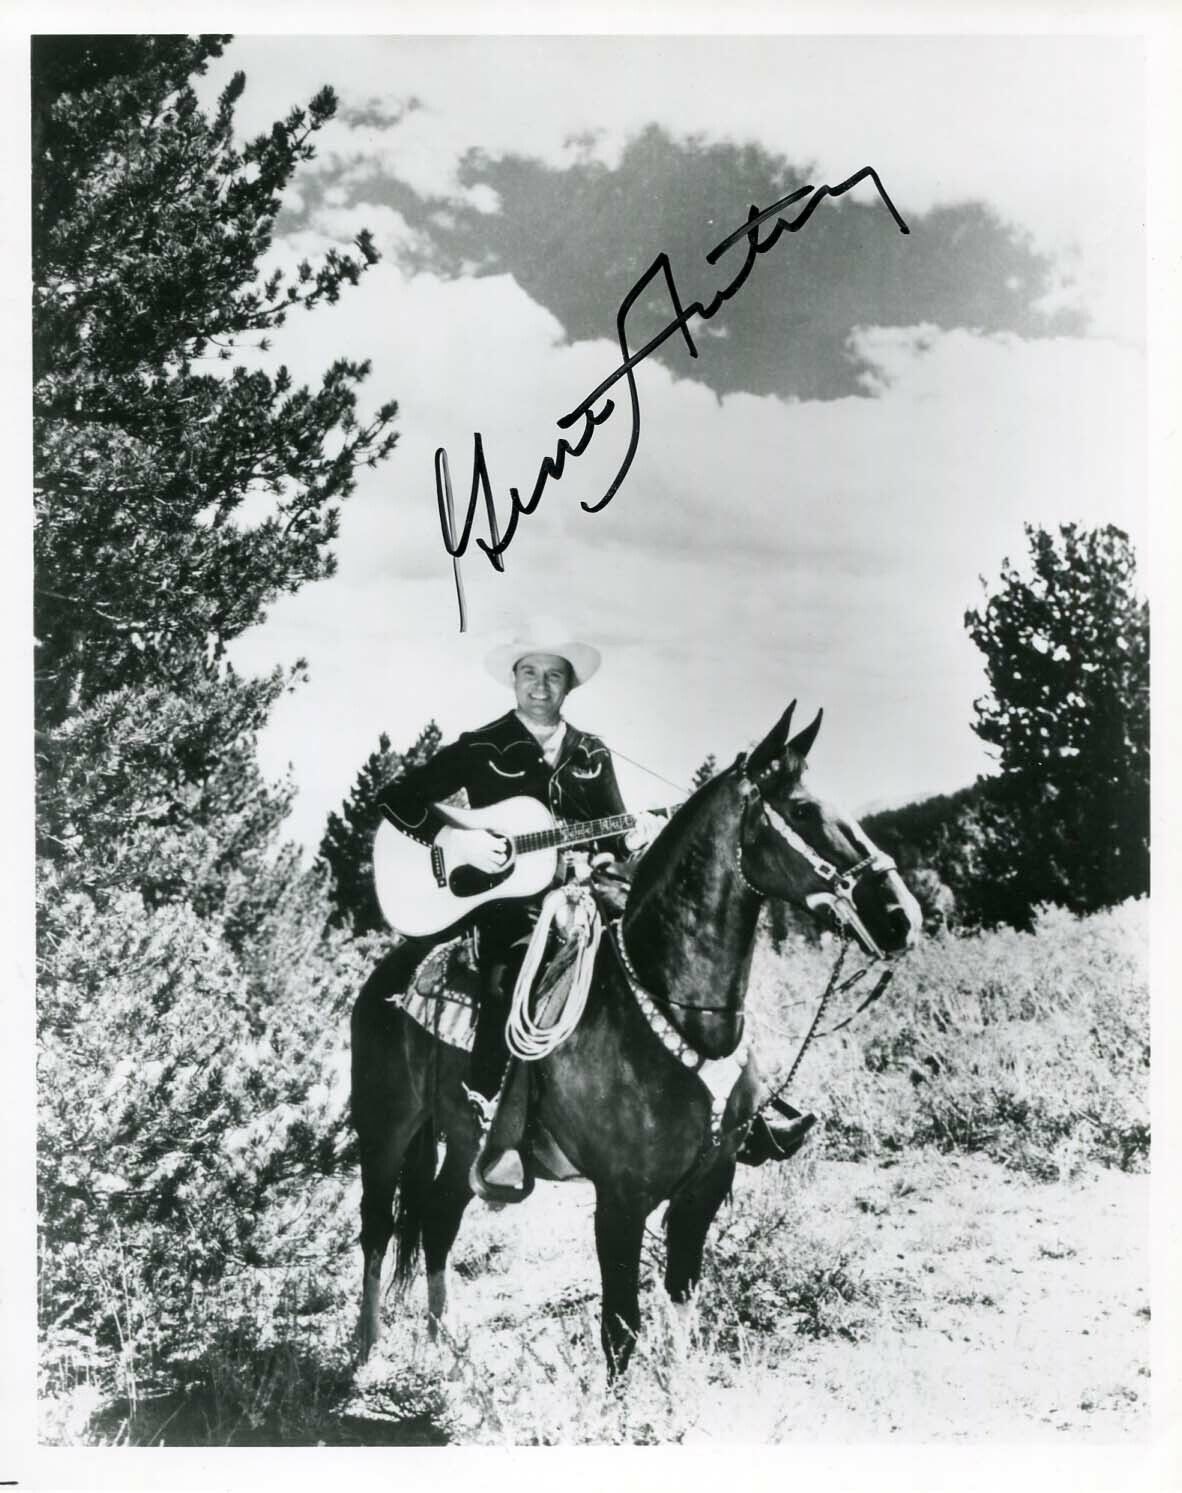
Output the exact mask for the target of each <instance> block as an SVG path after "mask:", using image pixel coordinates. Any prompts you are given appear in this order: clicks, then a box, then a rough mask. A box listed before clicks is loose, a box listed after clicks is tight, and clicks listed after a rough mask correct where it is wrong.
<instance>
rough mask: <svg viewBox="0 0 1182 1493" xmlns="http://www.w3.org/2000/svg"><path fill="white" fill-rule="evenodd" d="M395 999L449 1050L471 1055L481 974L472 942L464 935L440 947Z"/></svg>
mask: <svg viewBox="0 0 1182 1493" xmlns="http://www.w3.org/2000/svg"><path fill="white" fill-rule="evenodd" d="M395 999H396V1000H397V1002H398V1004H399V1005H400V1006H401V1007H402V1009H403V1010H404V1011H405V1012H406V1014H407V1015H408V1016H409V1017H410V1019H411V1020H412V1021H415V1022H417V1023H418V1024H419V1026H421V1027H422V1028H423V1029H424V1031H428V1032H430V1033H431V1035H432V1036H433V1037H436V1038H438V1040H439V1041H440V1042H446V1043H447V1045H448V1046H449V1047H458V1048H460V1049H461V1050H462V1051H464V1052H471V1051H472V1043H473V1042H474V1041H475V1038H476V1012H477V1009H478V1007H479V1002H480V974H479V972H478V970H477V968H476V963H475V960H474V959H473V957H472V948H471V944H470V942H469V940H468V939H467V938H466V937H464V936H462V935H461V936H460V937H459V938H453V939H450V940H449V941H448V942H447V943H442V944H438V945H437V946H436V947H435V948H433V949H432V950H431V952H430V953H429V954H428V955H427V957H426V958H425V959H424V960H423V962H422V963H421V964H420V965H419V967H418V969H416V970H415V972H414V974H413V975H412V976H411V979H410V984H409V985H408V986H407V988H406V992H405V994H404V995H400V996H397V997H395Z"/></svg>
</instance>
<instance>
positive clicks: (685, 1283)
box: [665, 1157, 735, 1305]
mask: <svg viewBox="0 0 1182 1493" xmlns="http://www.w3.org/2000/svg"><path fill="white" fill-rule="evenodd" d="M734 1179H735V1163H734V1158H733V1157H732V1158H731V1159H730V1160H728V1161H724V1162H720V1164H719V1165H718V1166H715V1167H713V1168H711V1170H710V1171H709V1172H707V1173H706V1175H705V1176H704V1177H703V1178H702V1179H701V1180H700V1182H698V1183H697V1184H696V1185H695V1186H694V1187H692V1188H691V1189H689V1190H688V1191H686V1192H685V1193H683V1194H682V1196H681V1197H679V1198H677V1200H676V1201H675V1202H672V1203H670V1205H669V1210H668V1212H667V1213H666V1215H665V1238H666V1252H665V1290H666V1291H667V1292H668V1293H669V1298H670V1300H671V1301H673V1302H674V1303H675V1304H677V1305H680V1304H682V1303H684V1302H687V1301H688V1300H689V1299H690V1297H691V1296H692V1295H693V1292H694V1288H695V1286H696V1285H697V1284H698V1281H699V1280H700V1279H701V1276H702V1250H703V1248H704V1247H705V1244H706V1235H707V1233H708V1232H709V1230H710V1225H711V1224H712V1223H713V1222H714V1217H715V1214H716V1213H717V1212H718V1210H719V1208H720V1207H721V1206H722V1202H723V1199H724V1198H725V1197H726V1195H727V1193H729V1192H730V1190H731V1184H732V1183H733V1182H734Z"/></svg>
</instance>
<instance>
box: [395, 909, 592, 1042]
mask: <svg viewBox="0 0 1182 1493" xmlns="http://www.w3.org/2000/svg"><path fill="white" fill-rule="evenodd" d="M576 952H577V949H576V946H575V944H574V943H573V942H572V943H568V944H562V945H560V946H559V948H558V951H557V953H556V954H555V955H554V956H553V957H552V958H551V959H550V961H549V964H548V966H547V967H546V968H545V969H544V970H543V972H542V975H541V977H540V978H539V980H538V985H537V991H536V995H535V1009H536V1010H537V1013H538V1015H539V1017H540V1019H542V1020H547V1021H553V1020H555V1019H556V1018H557V1017H558V1016H560V1015H561V1013H562V1008H563V1006H564V1005H565V1003H566V997H567V995H569V993H570V987H571V981H572V979H573V976H574V957H575V954H576ZM392 999H393V1000H394V1001H395V1002H396V1003H397V1004H398V1005H400V1006H401V1007H402V1009H403V1010H404V1011H405V1012H406V1014H407V1015H408V1016H409V1017H410V1019H411V1020H412V1021H414V1022H417V1023H418V1025H419V1026H421V1027H422V1028H423V1030H424V1031H427V1032H430V1033H431V1035H432V1036H433V1037H436V1038H438V1039H439V1041H440V1042H446V1043H447V1045H448V1046H449V1047H458V1048H460V1049H461V1050H462V1051H463V1052H471V1051H472V1044H473V1042H474V1041H475V1038H476V1016H477V1012H478V1011H479V1009H480V972H479V970H478V969H477V968H476V962H475V960H474V959H473V957H472V946H471V943H470V941H469V939H468V938H466V937H465V936H464V935H462V934H461V935H460V937H459V938H453V939H450V940H449V941H448V942H447V943H442V944H438V945H437V946H436V947H435V948H433V949H432V950H431V952H430V953H429V954H428V955H427V957H426V958H425V959H424V960H423V962H422V963H421V964H420V965H419V967H418V968H417V969H416V970H415V972H414V974H413V975H412V976H411V978H410V983H409V985H408V986H407V988H406V991H405V993H404V994H402V995H396V996H394V997H392Z"/></svg>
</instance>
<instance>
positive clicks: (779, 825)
mask: <svg viewBox="0 0 1182 1493" xmlns="http://www.w3.org/2000/svg"><path fill="white" fill-rule="evenodd" d="M735 771H736V772H737V774H738V779H739V794H740V796H741V797H742V799H743V813H742V818H741V819H740V821H739V836H738V840H737V841H736V844H735V864H736V866H737V868H738V872H739V876H740V877H741V878H742V881H743V885H744V886H745V887H747V888H748V889H749V890H750V891H752V892H754V893H755V895H756V896H757V897H767V896H768V895H769V893H767V892H765V891H763V890H761V889H760V888H759V887H757V886H755V885H754V884H753V883H752V882H751V881H749V880H748V878H747V874H746V872H745V871H744V870H743V840H744V836H745V832H746V829H747V822H748V816H749V814H750V813H751V812H752V811H753V810H755V809H756V808H758V810H761V811H762V813H763V816H764V819H765V820H766V821H767V823H768V824H769V825H770V826H771V828H772V830H774V831H775V833H776V834H777V835H778V836H779V838H780V839H781V840H782V841H783V842H784V844H785V845H786V846H787V847H788V849H789V850H791V851H793V852H794V853H795V854H796V855H798V856H800V857H801V859H802V860H804V861H805V863H806V864H807V865H808V867H809V869H810V870H811V871H812V872H813V874H814V875H815V876H816V877H817V878H818V879H819V880H820V882H821V883H822V889H821V890H819V891H815V892H810V893H809V894H808V895H807V896H806V897H805V899H804V903H805V906H806V907H807V908H808V909H809V911H810V912H817V911H821V910H824V911H827V912H828V913H829V914H830V915H831V916H832V918H833V920H834V922H835V923H836V925H837V927H838V929H839V930H840V931H842V932H845V931H848V932H850V933H852V934H853V935H854V937H855V938H856V939H857V940H858V942H859V943H860V944H861V945H862V947H863V949H864V950H865V951H866V953H867V954H869V955H870V956H871V958H873V959H885V958H886V957H887V956H886V951H885V950H884V949H882V948H881V947H880V946H879V944H878V941H877V940H876V939H875V938H874V936H873V935H872V934H871V932H870V930H869V928H867V926H866V924H865V923H864V922H863V921H862V917H861V914H860V913H859V912H858V909H857V906H856V904H855V902H854V892H855V891H856V890H857V887H858V883H859V882H860V881H862V880H863V878H864V877H867V876H882V875H885V874H886V873H887V872H889V871H896V870H898V867H897V866H896V864H895V862H894V860H893V859H892V858H891V857H890V856H889V855H887V854H886V853H885V852H884V851H881V850H879V849H878V848H877V847H876V846H874V845H872V844H871V843H870V840H869V839H868V838H867V836H866V834H865V833H864V831H862V830H861V829H859V831H858V832H859V834H861V836H862V839H863V841H864V843H865V846H866V849H867V854H866V855H864V856H863V857H862V859H861V860H860V861H856V862H855V863H854V864H853V865H852V866H846V867H845V868H844V869H840V868H839V867H837V866H835V865H834V864H833V863H832V862H831V861H827V860H826V859H825V857H824V856H823V855H820V854H818V853H817V851H815V850H814V849H813V847H812V846H811V845H810V844H809V843H808V841H807V840H806V839H805V838H804V836H803V835H800V834H798V833H797V832H796V830H794V829H793V828H792V826H791V825H790V824H789V823H788V821H787V820H786V819H785V818H784V816H783V815H782V814H781V813H779V811H778V810H777V809H776V808H775V806H774V805H773V804H771V803H769V802H768V800H767V799H766V798H765V797H764V796H763V790H762V788H761V786H760V783H759V776H760V775H758V774H757V775H755V776H752V775H751V774H750V773H749V772H748V770H747V756H746V753H743V754H741V755H740V756H739V758H738V759H737V760H736V762H735Z"/></svg>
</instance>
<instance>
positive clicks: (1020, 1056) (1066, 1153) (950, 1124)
mask: <svg viewBox="0 0 1182 1493" xmlns="http://www.w3.org/2000/svg"><path fill="white" fill-rule="evenodd" d="M1147 923H1148V903H1147V901H1146V900H1145V899H1140V900H1136V901H1131V902H1127V903H1125V904H1123V905H1122V906H1120V907H1116V908H1111V909H1109V910H1107V911H1104V912H1099V913H1094V914H1091V915H1090V916H1086V917H1082V918H1079V917H1075V916H1073V915H1072V914H1071V913H1068V912H1066V911H1064V910H1063V909H1060V908H1041V909H1039V911H1038V913H1037V915H1036V920H1035V927H1034V930H1033V931H1032V932H1030V933H1021V932H1018V931H1016V930H1014V929H998V930H994V931H991V932H978V933H974V934H972V935H968V936H964V937H956V936H952V935H949V934H944V935H941V936H940V937H938V938H931V939H926V940H925V941H924V942H923V943H922V944H921V946H920V947H919V948H918V949H916V950H915V951H913V952H912V953H911V954H910V955H909V956H908V957H907V959H906V960H904V961H903V962H902V963H901V964H900V966H899V968H898V972H897V973H896V975H895V977H894V980H893V982H892V984H891V986H890V987H889V989H888V992H887V994H886V995H885V996H884V998H883V999H882V1000H881V1001H880V1002H879V1003H878V1004H877V1005H875V1006H872V1007H871V1008H870V1009H869V1010H867V1011H866V1012H864V1013H863V1014H862V1015H861V1016H859V1017H857V1018H855V1020H854V1021H853V1022H851V1024H850V1025H849V1026H848V1027H847V1028H845V1030H844V1031H842V1032H841V1033H839V1034H837V1035H835V1036H833V1037H830V1038H828V1039H826V1038H823V1037H818V1038H817V1040H816V1042H815V1044H814V1045H813V1046H812V1047H811V1048H810V1049H809V1051H808V1053H807V1054H806V1056H805V1059H804V1061H803V1063H802V1065H801V1069H800V1072H799V1075H798V1078H797V1080H796V1081H795V1083H794V1086H793V1091H792V1095H791V1097H792V1099H793V1102H794V1103H796V1104H797V1105H798V1106H800V1107H813V1108H816V1109H817V1110H818V1111H819V1113H820V1114H821V1115H822V1118H823V1120H824V1131H823V1148H824V1152H825V1154H827V1155H830V1156H835V1157H846V1158H858V1157H862V1156H867V1155H878V1154H882V1153H884V1152H890V1151H892V1150H898V1149H900V1148H902V1147H904V1146H915V1145H925V1144H931V1145H935V1146H937V1147H939V1148H941V1149H943V1150H965V1151H981V1152H984V1153H985V1154H987V1155H988V1156H991V1157H993V1158H994V1159H995V1160H998V1161H1000V1162H1002V1163H1004V1164H1005V1165H1007V1166H1011V1167H1015V1168H1018V1169H1019V1170H1022V1171H1026V1172H1029V1173H1031V1174H1032V1175H1034V1176H1038V1177H1048V1178H1050V1177H1057V1176H1061V1175H1067V1174H1070V1173H1071V1172H1072V1171H1074V1170H1075V1169H1076V1168H1077V1167H1078V1166H1079V1165H1081V1164H1082V1163H1084V1162H1086V1161H1096V1162H1099V1163H1101V1164H1103V1165H1107V1166H1118V1167H1123V1168H1126V1169H1136V1168H1138V1167H1141V1166H1143V1165H1144V1164H1145V1162H1146V1160H1147V1157H1148V1151H1149V1108H1148V1073H1149V992H1148V978H1147V960H1146V948H1147ZM831 963H832V950H828V951H826V950H824V949H817V948H812V947H809V946H808V945H805V944H803V943H797V944H794V945H793V946H792V948H791V950H790V951H789V952H788V953H787V954H786V955H785V956H784V957H783V958H782V959H776V958H775V957H774V955H773V954H772V952H771V950H770V948H767V947H761V949H760V952H759V957H758V959H757V962H756V966H755V970H754V977H753V990H752V1015H753V1019H754V1021H755V1023H756V1027H757V1030H761V1032H762V1041H761V1050H762V1051H763V1053H764V1057H765V1066H779V1068H780V1069H781V1071H782V1070H783V1069H786V1068H787V1066H788V1064H789V1063H790V1061H791V1058H792V1056H793V1055H794V1053H795V1050H796V1046H797V1044H798V1042H799V1038H800V1036H801V1035H802V1034H803V1032H804V1030H805V1028H806V1026H807V1024H808V1020H809V1019H810V1017H811V1012H812V1009H813V1007H814V1002H815V999H816V998H818V997H819V996H820V993H821V991H822V990H823V989H824V987H825V982H826V979H827V977H828V971H829V968H830V965H831ZM847 967H850V966H847ZM864 988H865V986H864V985H860V986H856V987H855V988H854V989H853V990H852V991H851V992H850V993H849V994H848V995H847V996H846V997H845V998H844V1002H845V1003H844V1008H843V1009H842V1010H840V1011H836V1010H835V1011H832V1012H830V1013H829V1014H828V1015H827V1017H825V1018H823V1019H822V1030H827V1029H828V1028H830V1027H831V1026H832V1025H833V1024H834V1023H835V1022H836V1021H838V1020H840V1019H842V1018H843V1017H844V1016H846V1015H848V1014H849V1013H850V1012H851V1011H852V1010H853V1009H854V1007H855V1006H856V1004H857V1001H858V1000H859V999H860V998H861V992H862V991H863V990H864ZM814 992H815V995H814ZM773 1077H774V1075H773Z"/></svg>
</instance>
